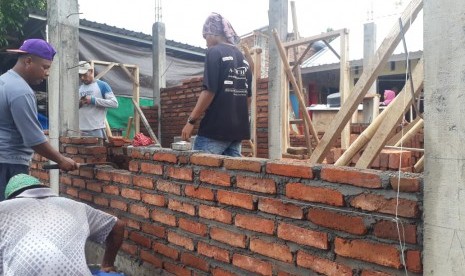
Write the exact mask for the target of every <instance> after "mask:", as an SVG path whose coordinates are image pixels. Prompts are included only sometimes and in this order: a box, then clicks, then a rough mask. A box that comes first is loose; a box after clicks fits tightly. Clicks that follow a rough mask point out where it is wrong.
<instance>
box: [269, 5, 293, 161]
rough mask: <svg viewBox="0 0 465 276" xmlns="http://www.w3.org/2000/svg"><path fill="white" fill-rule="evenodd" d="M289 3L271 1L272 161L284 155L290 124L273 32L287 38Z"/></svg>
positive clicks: (270, 133) (280, 62) (283, 80)
mask: <svg viewBox="0 0 465 276" xmlns="http://www.w3.org/2000/svg"><path fill="white" fill-rule="evenodd" d="M287 18H288V1H287V0H270V1H269V11H268V20H269V26H270V33H269V37H270V42H269V46H270V55H269V57H270V62H269V71H268V93H269V95H268V155H269V158H270V159H281V157H282V153H283V143H284V140H283V133H284V128H285V127H288V124H284V121H287V120H288V116H287V114H286V115H285V117H284V111H283V110H284V106H283V103H285V102H287V101H285V100H284V99H283V95H284V94H285V93H284V88H285V85H288V84H287V83H285V74H284V67H283V62H282V60H281V58H280V56H279V51H278V48H277V47H276V43H275V42H274V39H273V35H272V34H271V31H272V30H273V29H276V30H277V32H278V35H279V37H280V39H281V41H285V39H286V36H287Z"/></svg>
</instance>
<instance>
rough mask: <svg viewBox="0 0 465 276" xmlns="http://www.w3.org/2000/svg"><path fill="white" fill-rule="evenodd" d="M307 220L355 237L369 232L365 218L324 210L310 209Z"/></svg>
mask: <svg viewBox="0 0 465 276" xmlns="http://www.w3.org/2000/svg"><path fill="white" fill-rule="evenodd" d="M307 218H308V220H310V221H311V222H313V223H315V224H317V225H320V226H323V227H327V228H332V229H336V230H339V231H344V232H347V233H351V234H355V235H365V234H366V233H367V231H368V229H367V227H366V226H365V222H364V220H363V217H358V216H349V215H344V214H340V213H337V212H332V211H327V210H323V209H310V210H309V211H308V215H307Z"/></svg>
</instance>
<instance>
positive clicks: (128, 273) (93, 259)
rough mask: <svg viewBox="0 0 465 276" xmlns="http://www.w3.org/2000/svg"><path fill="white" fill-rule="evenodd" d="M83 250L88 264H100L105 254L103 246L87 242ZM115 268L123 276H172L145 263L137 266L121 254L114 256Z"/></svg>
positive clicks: (136, 263) (133, 261)
mask: <svg viewBox="0 0 465 276" xmlns="http://www.w3.org/2000/svg"><path fill="white" fill-rule="evenodd" d="M85 250H86V260H87V263H88V264H100V263H101V262H102V259H103V253H104V252H105V251H104V250H105V249H104V247H103V246H101V245H99V244H97V243H94V242H91V241H88V242H87V243H86V248H85ZM115 266H116V267H117V268H118V270H119V271H121V272H123V273H124V275H125V276H173V274H171V273H169V272H166V271H165V270H163V269H160V268H155V267H153V266H151V265H149V264H147V263H145V262H144V263H143V264H142V265H139V264H138V262H137V261H136V260H134V259H131V258H127V257H125V256H123V255H122V254H118V256H116V260H115Z"/></svg>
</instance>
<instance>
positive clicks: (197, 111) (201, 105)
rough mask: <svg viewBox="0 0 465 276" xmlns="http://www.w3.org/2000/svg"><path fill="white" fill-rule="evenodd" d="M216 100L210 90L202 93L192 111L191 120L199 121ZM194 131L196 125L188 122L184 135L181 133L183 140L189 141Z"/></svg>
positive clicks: (183, 130)
mask: <svg viewBox="0 0 465 276" xmlns="http://www.w3.org/2000/svg"><path fill="white" fill-rule="evenodd" d="M214 98H215V93H213V92H210V91H208V90H203V91H202V92H201V93H200V96H199V99H198V100H197V103H196V104H195V107H194V110H192V112H191V115H190V116H189V118H190V119H192V120H197V119H198V118H200V116H202V114H203V113H204V112H205V110H207V108H208V107H209V106H210V104H211V103H212V101H213V99H214ZM192 130H194V125H193V124H190V123H189V122H187V123H186V125H185V126H184V128H183V129H182V133H181V137H182V140H184V141H187V140H189V138H191V135H192Z"/></svg>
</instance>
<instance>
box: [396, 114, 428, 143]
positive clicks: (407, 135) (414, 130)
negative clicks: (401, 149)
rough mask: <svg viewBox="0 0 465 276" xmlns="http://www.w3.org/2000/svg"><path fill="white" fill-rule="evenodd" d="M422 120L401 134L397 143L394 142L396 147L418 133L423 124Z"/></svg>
mask: <svg viewBox="0 0 465 276" xmlns="http://www.w3.org/2000/svg"><path fill="white" fill-rule="evenodd" d="M424 122H425V121H423V119H421V120H419V121H418V122H417V123H416V124H415V125H414V126H413V127H412V129H410V130H409V131H407V132H406V133H405V134H404V136H402V138H401V139H399V141H397V143H395V144H394V146H395V147H398V146H400V145H401V144H402V143H404V142H405V141H408V140H410V139H411V138H412V136H414V135H415V134H417V133H418V131H420V130H421V129H422V128H423V125H424Z"/></svg>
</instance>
